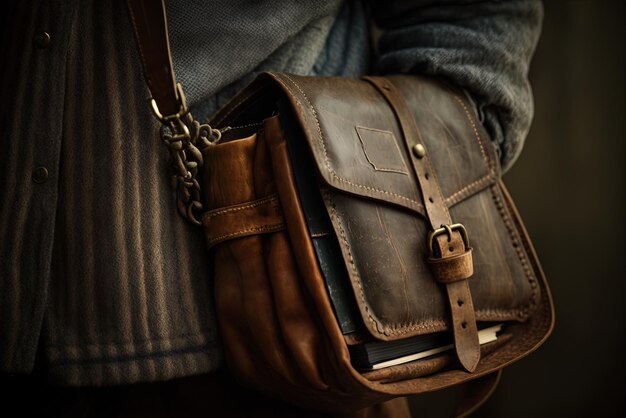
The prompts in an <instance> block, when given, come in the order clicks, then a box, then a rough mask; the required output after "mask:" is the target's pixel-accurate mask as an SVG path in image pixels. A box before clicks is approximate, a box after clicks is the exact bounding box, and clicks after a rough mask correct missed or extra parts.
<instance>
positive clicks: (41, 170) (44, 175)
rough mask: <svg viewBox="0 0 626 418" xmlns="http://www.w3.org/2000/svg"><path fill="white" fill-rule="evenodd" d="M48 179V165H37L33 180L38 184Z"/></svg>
mask: <svg viewBox="0 0 626 418" xmlns="http://www.w3.org/2000/svg"><path fill="white" fill-rule="evenodd" d="M46 180H48V169H47V168H46V167H37V168H35V169H34V170H33V182H35V183H37V184H41V183H45V182H46Z"/></svg>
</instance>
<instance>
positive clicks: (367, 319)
mask: <svg viewBox="0 0 626 418" xmlns="http://www.w3.org/2000/svg"><path fill="white" fill-rule="evenodd" d="M389 81H390V82H392V83H394V85H395V86H396V87H397V88H398V89H399V90H400V91H402V92H403V94H404V96H405V98H406V100H407V102H408V104H409V107H410V109H411V112H412V113H413V116H414V118H415V121H416V123H417V127H418V130H419V135H420V136H421V141H417V140H416V139H415V138H404V136H403V134H402V130H401V127H400V126H399V124H398V121H397V119H396V116H395V114H394V113H393V110H392V109H391V108H390V107H389V105H388V103H387V102H386V101H385V98H384V97H383V96H382V95H381V94H380V93H379V92H378V91H377V90H376V89H375V88H374V87H373V86H372V85H371V84H370V83H368V82H365V81H362V80H350V79H345V78H322V77H299V76H293V75H286V74H264V75H262V76H260V77H259V78H258V79H257V81H256V82H255V83H253V84H252V85H251V86H250V87H248V88H247V89H246V90H244V91H243V92H242V93H241V94H240V95H239V96H238V97H239V99H235V100H233V101H232V103H233V104H232V105H231V106H228V107H226V108H225V109H223V110H222V111H221V112H220V113H219V114H218V115H217V116H216V117H215V118H214V121H213V123H214V124H215V125H217V126H224V125H226V124H228V125H231V124H246V123H251V122H258V120H260V118H264V117H267V116H269V114H268V113H267V112H274V111H275V106H274V103H275V101H276V100H277V99H278V98H279V97H287V98H288V100H289V101H290V103H291V108H292V109H293V113H294V114H295V117H296V118H297V120H298V125H299V126H300V127H301V128H302V133H303V139H304V140H306V141H307V143H308V144H309V148H310V150H311V152H312V156H313V159H314V160H315V163H316V166H317V168H318V169H319V174H320V176H321V178H322V179H323V184H325V186H323V187H322V195H323V198H324V201H325V204H326V207H327V209H328V213H329V216H330V218H331V221H332V224H333V228H334V230H335V233H336V235H337V239H338V241H339V245H340V248H341V251H342V253H343V258H344V260H345V265H346V271H347V276H348V277H349V280H350V282H351V285H352V288H353V291H354V296H355V299H356V301H357V305H358V308H359V311H360V313H361V317H362V319H363V323H364V325H365V327H366V329H367V330H368V331H369V333H370V334H371V335H372V336H373V337H375V338H377V339H381V340H394V339H400V338H406V337H409V336H412V335H418V334H425V333H431V332H437V331H441V330H445V329H448V328H449V319H448V315H447V306H446V300H445V297H446V296H445V292H444V290H443V288H442V285H441V284H440V283H438V282H437V281H436V280H435V278H434V277H433V274H432V271H431V269H430V267H429V266H428V263H427V257H428V254H429V250H428V249H427V244H426V237H427V235H428V232H429V227H428V225H427V223H426V222H425V218H424V207H423V202H424V200H423V197H422V196H421V194H420V191H419V190H420V189H419V187H418V184H417V181H416V178H415V174H414V171H413V170H412V168H411V162H410V153H412V152H416V153H418V154H419V152H422V151H425V152H427V153H429V157H430V161H431V163H432V165H433V167H434V171H436V173H429V175H432V176H438V181H439V184H440V186H441V189H442V193H443V196H444V197H445V201H446V204H447V206H448V207H449V208H450V212H451V215H452V218H453V220H454V221H455V222H459V223H462V224H464V225H465V227H466V228H467V230H468V233H469V238H470V245H471V246H472V248H473V258H474V276H473V277H472V278H471V279H470V288H471V293H472V299H473V303H474V307H475V310H476V318H477V320H479V321H505V320H515V321H523V320H525V319H526V318H528V316H529V315H530V313H531V312H532V311H533V310H534V309H535V307H536V306H537V303H538V301H539V298H540V292H539V290H538V287H537V280H536V277H535V273H534V272H533V271H532V270H531V269H529V268H528V265H529V260H528V254H527V253H526V252H525V251H523V250H521V249H520V247H519V236H517V232H516V231H515V230H514V228H511V226H510V224H511V218H510V214H509V213H508V212H507V210H506V208H505V207H504V205H503V204H502V197H501V191H500V189H499V186H498V183H497V180H498V177H499V173H498V164H497V163H496V159H495V152H494V149H493V146H492V145H491V142H490V140H489V139H488V137H487V135H486V133H485V132H484V130H483V128H482V127H481V126H480V124H479V123H478V122H477V121H476V118H475V115H474V112H473V109H472V108H471V104H470V103H468V101H467V99H466V98H465V97H463V96H462V95H461V94H459V93H458V92H456V91H454V90H453V89H450V88H448V87H446V86H445V85H443V84H442V83H440V82H437V81H433V80H427V79H423V78H419V77H407V76H398V77H389ZM277 87H279V88H277ZM263 112H266V113H265V114H263ZM281 116H282V115H281ZM417 142H420V143H423V144H424V145H425V150H413V149H412V148H413V144H415V143H417Z"/></svg>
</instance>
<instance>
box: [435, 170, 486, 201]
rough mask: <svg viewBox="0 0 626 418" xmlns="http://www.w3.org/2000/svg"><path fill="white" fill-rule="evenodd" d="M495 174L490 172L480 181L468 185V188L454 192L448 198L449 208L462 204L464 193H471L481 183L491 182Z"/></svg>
mask: <svg viewBox="0 0 626 418" xmlns="http://www.w3.org/2000/svg"><path fill="white" fill-rule="evenodd" d="M493 174H494V173H493V172H489V173H487V174H485V175H484V176H483V177H481V178H479V179H478V180H475V181H473V182H471V183H470V184H468V185H467V186H465V187H463V188H462V189H460V190H458V191H456V192H454V193H453V194H451V195H450V196H448V197H447V198H446V205H448V206H452V205H453V204H455V203H457V202H460V201H461V200H462V199H463V197H465V196H463V193H465V192H469V191H470V189H472V188H474V187H475V186H476V187H477V186H478V185H479V184H480V183H484V182H486V181H488V180H491V179H492V178H493Z"/></svg>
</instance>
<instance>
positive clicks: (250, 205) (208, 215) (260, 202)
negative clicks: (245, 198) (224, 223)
mask: <svg viewBox="0 0 626 418" xmlns="http://www.w3.org/2000/svg"><path fill="white" fill-rule="evenodd" d="M276 200H278V198H277V197H276V195H275V194H272V195H270V196H267V197H264V198H262V199H259V200H255V201H253V202H251V203H248V204H247V205H243V206H234V207H232V206H231V207H228V208H225V209H221V210H217V211H215V212H207V213H206V214H205V215H204V218H205V219H206V220H209V219H211V218H213V217H215V216H219V215H224V214H226V213H230V212H237V211H241V210H245V209H251V208H255V207H257V206H261V205H264V204H266V203H268V202H272V201H276Z"/></svg>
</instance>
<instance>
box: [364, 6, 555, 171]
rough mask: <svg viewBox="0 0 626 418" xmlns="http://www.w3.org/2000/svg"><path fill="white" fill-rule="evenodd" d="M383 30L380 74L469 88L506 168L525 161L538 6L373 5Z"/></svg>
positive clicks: (540, 13)
mask: <svg viewBox="0 0 626 418" xmlns="http://www.w3.org/2000/svg"><path fill="white" fill-rule="evenodd" d="M372 15H373V18H374V21H375V22H376V24H377V25H378V26H379V27H380V29H381V30H382V34H381V36H380V38H379V42H378V59H377V62H376V70H377V72H379V73H381V74H389V73H403V74H411V73H412V74H423V75H431V76H438V77H442V78H445V79H447V80H448V81H449V82H451V83H453V84H455V85H457V86H460V87H462V88H464V89H465V90H466V91H467V92H468V93H469V95H470V97H471V98H472V99H473V101H474V104H475V105H476V110H477V113H478V115H479V118H480V120H481V121H482V122H483V124H484V125H485V127H486V129H487V130H488V132H489V133H490V134H491V137H492V139H493V141H494V143H495V144H496V147H497V149H498V151H499V155H500V161H501V164H502V168H503V170H507V169H508V168H510V167H511V165H512V164H513V162H514V161H515V159H516V158H517V157H518V156H519V154H520V152H521V150H522V146H523V144H524V139H525V137H526V135H527V134H528V130H529V128H530V123H531V120H532V115H533V101H532V93H531V90H530V84H529V82H528V67H529V63H530V58H531V56H532V54H533V52H534V49H535V46H536V44H537V40H538V38H539V33H540V30H541V22H542V18H543V7H542V4H541V2H540V1H529V0H520V1H498V0H494V1H480V0H456V1H455V0H444V1H433V0H384V1H372Z"/></svg>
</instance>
